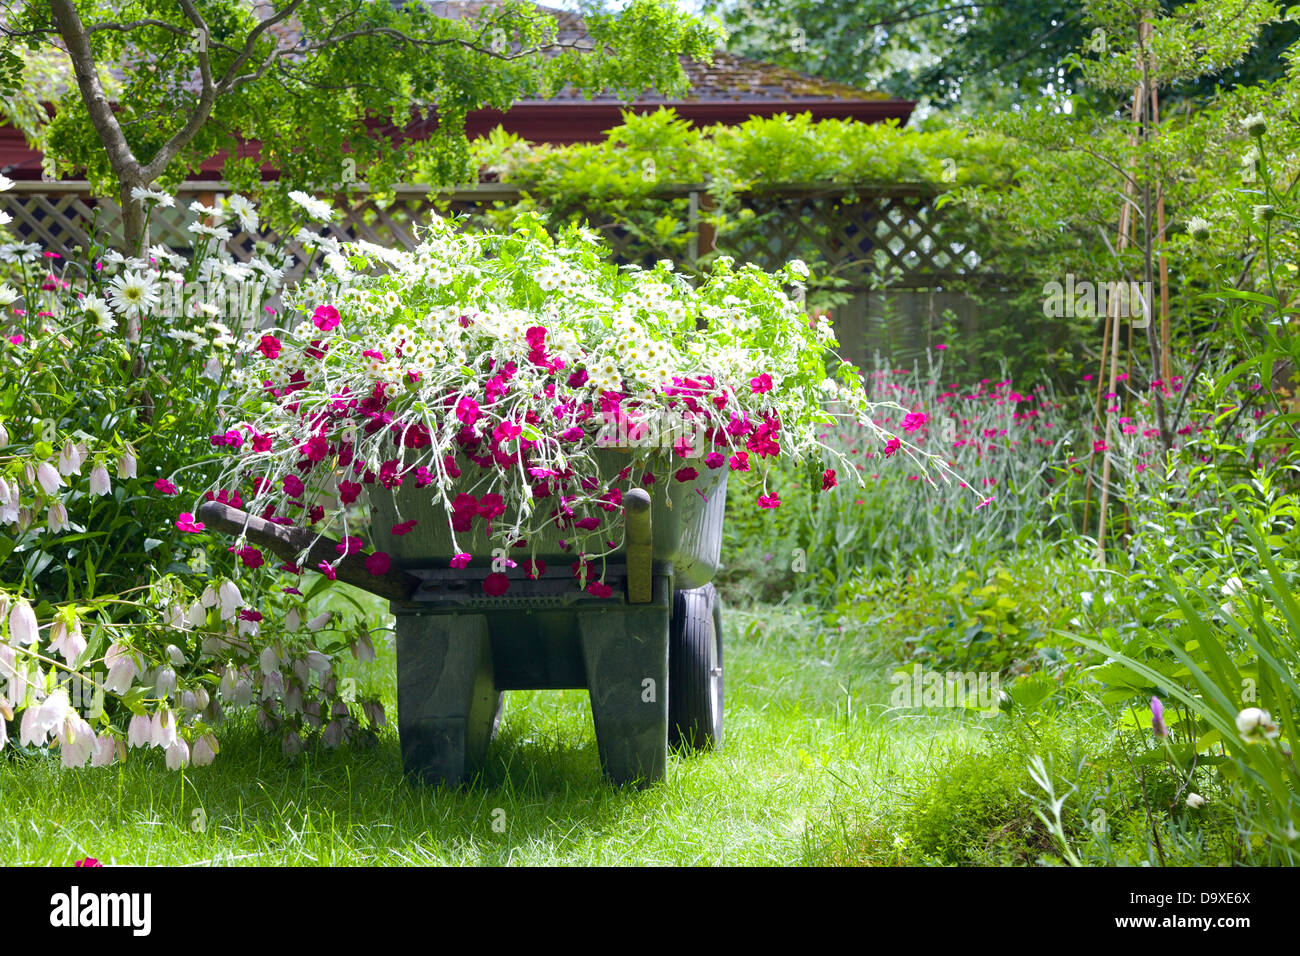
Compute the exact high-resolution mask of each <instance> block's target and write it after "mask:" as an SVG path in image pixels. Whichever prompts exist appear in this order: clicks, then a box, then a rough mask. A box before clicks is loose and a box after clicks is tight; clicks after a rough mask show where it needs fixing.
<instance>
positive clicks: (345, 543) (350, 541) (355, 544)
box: [334, 535, 365, 554]
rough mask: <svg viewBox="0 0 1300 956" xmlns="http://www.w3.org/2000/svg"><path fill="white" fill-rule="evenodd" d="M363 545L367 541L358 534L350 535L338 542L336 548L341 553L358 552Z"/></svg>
mask: <svg viewBox="0 0 1300 956" xmlns="http://www.w3.org/2000/svg"><path fill="white" fill-rule="evenodd" d="M363 547H365V542H363V541H362V540H361V539H360V538H358V537H357V536H356V535H348V536H347V537H346V538H344V539H343V540H342V541H340V542H339V543H338V544H336V545H334V550H335V551H337V552H338V553H339V554H356V553H357V552H358V551H360V550H361V549H362V548H363Z"/></svg>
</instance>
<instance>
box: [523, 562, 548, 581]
mask: <svg viewBox="0 0 1300 956" xmlns="http://www.w3.org/2000/svg"><path fill="white" fill-rule="evenodd" d="M545 573H546V562H545V561H542V560H541V559H540V558H539V559H538V560H536V561H533V560H531V559H530V560H528V561H525V562H524V574H525V575H527V576H528V577H529V578H530V579H532V580H534V581H535V580H537V579H538V578H540V577H541V576H542V575H543V574H545Z"/></svg>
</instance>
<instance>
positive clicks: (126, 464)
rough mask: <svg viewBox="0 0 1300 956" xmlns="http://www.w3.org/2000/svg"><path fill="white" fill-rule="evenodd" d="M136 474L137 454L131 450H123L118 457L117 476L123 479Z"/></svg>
mask: <svg viewBox="0 0 1300 956" xmlns="http://www.w3.org/2000/svg"><path fill="white" fill-rule="evenodd" d="M135 476H136V461H135V455H133V454H131V452H129V451H125V452H123V453H122V454H121V455H119V456H118V458H117V477H118V478H119V479H121V480H122V481H125V480H126V479H128V478H134V477H135Z"/></svg>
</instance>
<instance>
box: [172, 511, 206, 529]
mask: <svg viewBox="0 0 1300 956" xmlns="http://www.w3.org/2000/svg"><path fill="white" fill-rule="evenodd" d="M176 528H177V530H179V531H184V532H185V533H186V534H198V533H199V532H200V531H202V530H203V522H202V521H195V520H194V515H193V514H191V513H190V512H188V511H182V512H181V516H180V518H179V519H178V520H177V522H176Z"/></svg>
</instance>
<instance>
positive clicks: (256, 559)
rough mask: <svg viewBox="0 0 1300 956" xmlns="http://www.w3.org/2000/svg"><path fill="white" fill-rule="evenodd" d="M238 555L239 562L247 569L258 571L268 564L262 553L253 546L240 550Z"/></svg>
mask: <svg viewBox="0 0 1300 956" xmlns="http://www.w3.org/2000/svg"><path fill="white" fill-rule="evenodd" d="M238 554H239V560H240V561H242V562H244V567H246V568H252V569H254V570H256V569H257V568H260V567H261V566H262V565H264V564H265V563H266V559H265V558H264V557H262V552H261V551H259V550H258V549H257V548H254V547H253V546H252V545H248V546H246V547H243V548H240V549H239V551H238Z"/></svg>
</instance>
